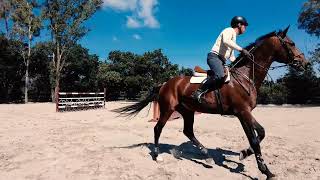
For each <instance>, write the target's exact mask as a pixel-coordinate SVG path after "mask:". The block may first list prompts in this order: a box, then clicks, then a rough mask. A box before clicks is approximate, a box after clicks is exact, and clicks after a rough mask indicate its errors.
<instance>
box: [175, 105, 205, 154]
mask: <svg viewBox="0 0 320 180" xmlns="http://www.w3.org/2000/svg"><path fill="white" fill-rule="evenodd" d="M178 112H179V113H180V114H181V115H182V117H183V121H184V127H183V133H184V134H185V135H186V136H187V137H188V138H189V139H190V140H191V141H192V143H193V144H194V145H195V146H197V147H198V148H199V149H200V151H201V153H202V154H203V155H205V156H206V157H209V154H208V150H207V148H205V147H204V146H203V145H202V144H201V143H200V141H199V140H198V139H197V138H196V137H195V135H194V132H193V123H194V111H190V110H188V109H186V108H184V107H182V106H179V108H178Z"/></svg>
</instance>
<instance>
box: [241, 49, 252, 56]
mask: <svg viewBox="0 0 320 180" xmlns="http://www.w3.org/2000/svg"><path fill="white" fill-rule="evenodd" d="M241 53H242V54H244V55H245V56H246V57H251V54H250V52H249V51H248V50H246V49H242V50H241Z"/></svg>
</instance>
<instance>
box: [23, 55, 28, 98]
mask: <svg viewBox="0 0 320 180" xmlns="http://www.w3.org/2000/svg"><path fill="white" fill-rule="evenodd" d="M28 87H29V58H27V60H26V79H25V85H24V103H28Z"/></svg>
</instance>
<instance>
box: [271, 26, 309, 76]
mask: <svg viewBox="0 0 320 180" xmlns="http://www.w3.org/2000/svg"><path fill="white" fill-rule="evenodd" d="M288 30H289V26H288V27H287V28H286V29H284V30H283V31H279V32H277V33H276V39H275V41H276V44H277V45H278V47H279V48H278V51H276V54H275V55H276V56H275V58H276V60H277V61H278V62H280V63H284V64H289V65H290V66H292V67H294V68H295V69H298V70H303V69H305V66H306V65H308V64H309V62H308V61H307V60H306V59H305V57H304V54H303V53H301V51H300V50H299V49H298V47H296V46H295V43H294V42H293V41H292V40H291V39H290V38H289V37H288V36H287V32H288Z"/></svg>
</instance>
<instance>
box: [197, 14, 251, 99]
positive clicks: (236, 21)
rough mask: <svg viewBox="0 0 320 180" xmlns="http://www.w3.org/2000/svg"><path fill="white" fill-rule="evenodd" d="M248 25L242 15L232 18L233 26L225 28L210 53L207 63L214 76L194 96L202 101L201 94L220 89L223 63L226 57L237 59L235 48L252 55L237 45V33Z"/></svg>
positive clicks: (240, 32)
mask: <svg viewBox="0 0 320 180" xmlns="http://www.w3.org/2000/svg"><path fill="white" fill-rule="evenodd" d="M247 26H248V22H247V20H246V19H245V18H244V17H242V16H235V17H233V18H232V20H231V27H228V28H226V29H224V30H223V31H222V32H221V33H220V35H219V36H218V38H217V40H216V42H215V43H214V45H213V47H212V49H211V51H210V52H209V53H208V57H207V63H208V65H209V67H210V69H211V70H212V71H213V73H214V74H213V76H209V77H208V78H207V79H205V80H204V81H203V82H202V84H201V85H200V86H199V88H198V89H197V90H196V91H195V92H194V93H193V94H192V98H193V99H195V100H197V101H198V102H199V103H201V96H202V95H203V94H205V93H206V92H208V91H209V90H214V89H219V88H221V87H222V85H223V83H224V79H223V77H224V70H223V65H224V64H225V62H226V59H230V60H231V61H232V62H233V61H234V60H235V59H236V58H235V56H234V49H235V50H237V51H239V52H241V53H243V54H244V55H245V56H250V53H249V52H248V51H247V50H246V49H244V48H242V47H240V46H239V45H237V43H236V37H237V35H240V34H243V33H244V32H245V31H246V27H247Z"/></svg>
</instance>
